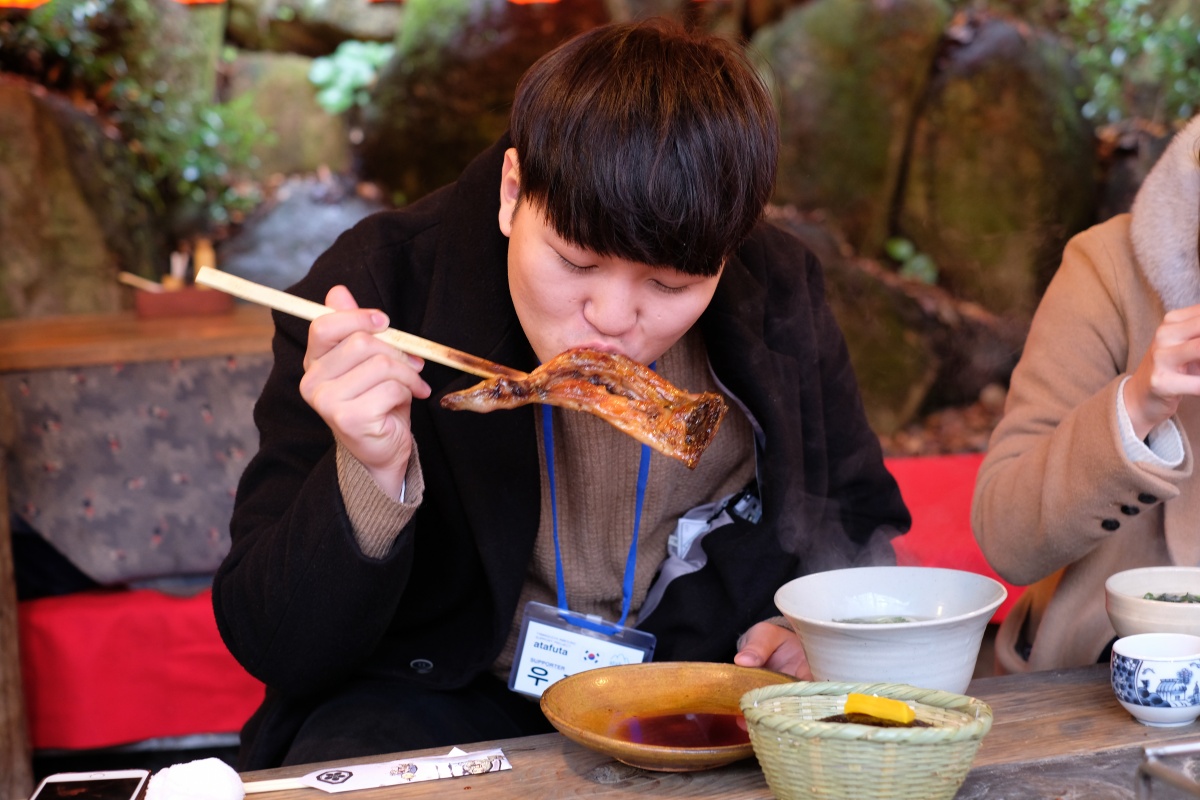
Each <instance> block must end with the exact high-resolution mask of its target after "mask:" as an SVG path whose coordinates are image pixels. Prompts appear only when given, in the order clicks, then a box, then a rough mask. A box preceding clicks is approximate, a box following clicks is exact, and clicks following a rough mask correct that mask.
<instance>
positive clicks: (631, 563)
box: [542, 365, 654, 634]
mask: <svg viewBox="0 0 1200 800" xmlns="http://www.w3.org/2000/svg"><path fill="white" fill-rule="evenodd" d="M653 368H654V366H653V365H651V369H653ZM550 412H551V408H550V406H548V405H543V406H542V443H543V445H544V447H545V450H546V473H547V475H548V476H549V479H550V515H551V517H552V518H553V530H554V577H555V583H556V585H557V589H558V607H559V609H560V610H561V611H563V612H569V610H570V609H568V608H567V585H566V581H565V580H563V565H562V550H561V549H560V548H559V544H558V501H557V492H556V490H555V486H554V425H553V417H552V416H551V413H550ZM649 475H650V448H649V447H648V446H646V445H644V444H643V445H642V456H641V460H640V461H639V463H638V479H637V503H636V505H635V507H634V512H633V541H632V542H630V544H629V555H628V556H627V557H626V559H625V581H624V584H623V586H622V588H621V619H620V620H618V622H617V624H616V625H615V626H614V625H605V624H601V623H598V622H595V621H593V620H589V619H587V618H586V617H582V616H578V617H574V618H573V619H572V621H573V622H574V623H575V624H577V625H581V626H583V627H585V628H590V629H591V630H594V631H599V632H601V633H608V634H615V633H617V632H618V630H619V629H620V628H621V627H622V626H623V625H624V624H625V620H626V619H627V618H628V617H629V606H630V604H632V603H633V581H634V577H635V576H636V571H637V570H636V567H637V545H638V531H639V529H640V528H641V525H642V504H643V503H644V502H645V500H646V482H647V479H648V478H649Z"/></svg>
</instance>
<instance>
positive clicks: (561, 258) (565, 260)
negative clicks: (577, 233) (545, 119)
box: [556, 253, 596, 272]
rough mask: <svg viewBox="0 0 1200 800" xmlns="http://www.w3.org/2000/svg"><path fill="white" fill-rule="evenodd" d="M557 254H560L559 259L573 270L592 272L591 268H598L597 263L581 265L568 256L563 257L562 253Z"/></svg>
mask: <svg viewBox="0 0 1200 800" xmlns="http://www.w3.org/2000/svg"><path fill="white" fill-rule="evenodd" d="M556 255H557V256H558V260H559V261H561V262H562V263H563V266H564V267H566V268H567V269H568V270H570V271H571V272H590V271H591V270H594V269H596V267H595V265H592V266H589V267H581V266H579V265H578V264H576V263H574V262H571V261H568V260H567V259H566V258H564V257H563V254H562V253H556Z"/></svg>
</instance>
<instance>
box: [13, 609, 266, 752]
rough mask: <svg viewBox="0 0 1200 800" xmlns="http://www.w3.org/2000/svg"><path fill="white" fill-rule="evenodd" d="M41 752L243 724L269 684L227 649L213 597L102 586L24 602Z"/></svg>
mask: <svg viewBox="0 0 1200 800" xmlns="http://www.w3.org/2000/svg"><path fill="white" fill-rule="evenodd" d="M18 620H19V625H20V646H21V670H22V682H23V684H24V688H25V701H26V708H27V710H28V714H29V723H30V737H31V740H32V744H33V746H34V747H35V748H38V749H42V748H69V749H75V748H94V747H109V746H113V745H119V744H126V743H129V742H135V741H140V740H142V739H149V738H153V737H159V736H182V735H186V734H194V733H230V732H236V731H238V730H240V729H241V726H242V725H243V724H244V723H245V722H246V720H247V719H248V718H249V716H250V715H251V714H252V713H253V712H254V710H255V709H256V708H257V707H258V704H259V703H260V702H261V701H262V698H263V686H262V684H261V683H259V682H258V681H257V680H255V679H254V678H252V677H251V676H250V675H249V674H248V673H247V672H246V671H245V670H244V669H242V667H241V665H240V664H238V663H237V661H235V660H234V658H233V656H232V655H230V654H229V651H228V650H227V649H226V648H225V643H224V642H222V641H221V637H220V635H219V634H218V633H217V624H216V620H215V619H214V618H213V610H212V593H211V591H208V590H206V591H203V592H201V593H200V594H197V595H195V596H193V597H175V596H171V595H165V594H162V593H161V592H156V591H151V590H146V589H139V590H101V591H94V592H80V593H76V594H70V595H65V596H62V597H50V598H45V599H41V600H31V601H27V602H23V603H19V604H18Z"/></svg>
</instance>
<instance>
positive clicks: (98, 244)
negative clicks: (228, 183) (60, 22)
mask: <svg viewBox="0 0 1200 800" xmlns="http://www.w3.org/2000/svg"><path fill="white" fill-rule="evenodd" d="M135 170H136V165H135V161H134V158H133V155H132V154H131V153H130V152H129V151H128V149H127V148H126V147H125V146H124V145H123V144H122V143H120V142H119V141H117V140H114V139H112V138H110V137H109V136H108V135H106V133H105V130H104V128H103V127H102V126H101V124H100V123H99V122H98V121H97V120H96V119H95V118H94V117H92V116H91V115H89V114H86V113H84V112H82V111H80V110H78V109H76V108H75V107H74V106H72V105H71V104H70V103H69V102H67V101H66V100H65V99H64V98H60V97H56V96H54V95H47V94H46V93H45V92H44V91H42V90H41V89H40V88H39V87H35V86H34V85H32V84H29V83H26V82H24V81H19V80H13V79H7V78H4V77H3V76H0V286H2V287H3V291H2V292H0V317H26V316H46V315H51V314H68V313H87V312H102V311H114V310H117V309H119V308H121V307H122V306H123V305H124V304H125V302H126V300H125V293H124V290H122V289H121V288H120V286H119V285H118V283H117V280H116V278H117V272H118V271H119V270H122V269H123V270H128V271H130V272H135V273H139V274H142V275H146V276H151V275H157V274H158V272H157V271H156V265H157V264H159V263H165V260H166V246H165V243H164V242H163V241H162V240H161V237H159V236H158V234H157V231H158V230H159V226H157V225H155V224H154V222H153V217H152V215H151V214H150V212H149V210H148V209H147V208H146V207H145V206H144V205H142V204H141V203H140V202H139V201H138V200H137V199H136V198H135V197H134V196H133V194H132V193H131V192H130V190H129V187H130V186H131V185H132V184H133V181H134V177H133V176H134V174H135Z"/></svg>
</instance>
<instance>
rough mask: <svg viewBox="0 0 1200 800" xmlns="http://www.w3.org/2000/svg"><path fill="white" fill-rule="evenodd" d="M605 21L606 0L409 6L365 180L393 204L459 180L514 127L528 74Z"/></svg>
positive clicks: (458, 0)
mask: <svg viewBox="0 0 1200 800" xmlns="http://www.w3.org/2000/svg"><path fill="white" fill-rule="evenodd" d="M607 21H609V14H608V11H607V9H606V6H605V3H604V2H602V0H572V1H571V2H569V3H566V2H564V3H549V4H545V3H537V4H529V5H517V4H514V3H511V2H509V0H409V2H408V3H406V5H405V19H404V25H403V28H402V31H401V35H400V37H399V38H398V40H397V42H396V55H395V57H394V58H393V59H392V60H391V61H390V62H389V63H388V64H387V65H386V66H385V67H384V68H383V69H382V70H381V72H380V76H379V79H378V81H377V83H376V85H375V87H374V89H373V91H372V96H371V102H370V104H369V105H368V106H367V107H366V108H365V109H363V112H362V116H361V122H362V131H363V142H362V146H361V148H360V150H359V154H360V156H361V161H360V164H361V167H360V168H361V173H362V175H363V177H364V178H366V179H368V180H372V181H375V182H377V183H379V184H380V185H381V186H383V187H384V188H385V189H386V190H387V191H388V193H389V194H390V195H391V197H392V200H393V201H394V202H396V203H404V202H411V201H413V200H415V199H417V198H419V197H421V196H422V195H425V194H427V193H429V192H430V191H432V190H434V189H436V188H438V187H439V186H442V185H444V184H446V183H449V182H451V181H453V180H455V179H456V178H457V177H458V175H459V173H460V172H461V171H462V169H463V167H465V166H466V165H467V164H468V163H469V162H470V160H471V159H472V158H474V157H475V156H476V155H478V154H479V153H480V152H481V151H482V150H484V149H485V148H487V147H488V146H489V145H491V144H492V143H494V142H495V141H496V139H498V138H499V137H500V135H501V134H503V133H504V131H505V130H507V129H508V115H509V109H510V108H511V106H512V96H513V91H514V90H515V89H516V85H517V81H518V80H519V79H520V77H521V75H522V74H524V72H525V70H526V69H528V68H529V67H530V66H531V65H532V64H533V62H534V61H536V60H537V59H538V58H539V57H541V56H542V55H544V54H545V53H547V52H549V51H550V50H552V49H553V48H554V47H555V46H556V45H558V44H560V43H561V42H563V41H565V40H567V39H569V38H571V37H572V36H574V35H575V34H578V33H581V32H583V31H586V30H590V29H591V28H593V27H595V26H597V25H599V24H602V23H605V22H607ZM498 180H499V176H497V181H498Z"/></svg>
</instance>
